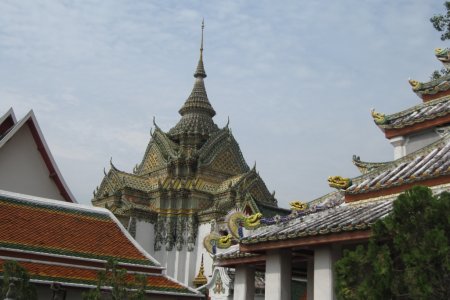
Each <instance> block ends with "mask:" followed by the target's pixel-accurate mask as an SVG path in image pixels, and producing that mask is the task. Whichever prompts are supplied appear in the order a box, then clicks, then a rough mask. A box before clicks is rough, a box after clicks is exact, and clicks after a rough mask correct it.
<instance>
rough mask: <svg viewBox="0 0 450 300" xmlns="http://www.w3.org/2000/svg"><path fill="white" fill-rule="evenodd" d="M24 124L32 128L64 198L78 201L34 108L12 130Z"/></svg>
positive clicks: (37, 143)
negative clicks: (58, 164) (61, 170)
mask: <svg viewBox="0 0 450 300" xmlns="http://www.w3.org/2000/svg"><path fill="white" fill-rule="evenodd" d="M24 124H27V126H28V127H29V128H30V131H31V134H32V136H33V139H34V141H35V143H36V146H37V149H38V151H39V153H40V154H41V156H42V158H43V160H44V162H45V165H46V166H47V169H48V171H49V176H50V178H51V179H52V180H53V181H54V182H55V184H56V187H57V188H58V190H59V192H60V194H61V196H62V197H63V199H64V200H65V201H67V202H71V203H77V201H76V200H75V197H74V196H73V194H72V192H71V191H70V189H69V187H68V186H67V184H66V182H65V181H64V178H63V177H62V175H61V172H60V171H59V169H58V166H57V165H56V162H55V160H54V158H53V156H52V154H51V152H50V149H49V148H48V145H47V143H46V142H45V139H44V135H43V134H42V131H41V129H40V128H39V124H38V122H37V119H36V116H35V115H34V112H33V110H30V112H29V113H28V114H27V115H26V116H25V117H24V118H23V119H22V120H20V121H19V122H18V123H16V124H15V126H14V128H12V129H11V131H17V130H19V129H20V128H21V127H22V126H23V125H24Z"/></svg>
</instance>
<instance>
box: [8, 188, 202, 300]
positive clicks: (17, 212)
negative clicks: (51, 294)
mask: <svg viewBox="0 0 450 300" xmlns="http://www.w3.org/2000/svg"><path fill="white" fill-rule="evenodd" d="M0 252H1V253H0V256H1V258H0V275H1V272H2V266H3V263H4V262H5V260H14V261H17V262H18V263H19V264H20V265H21V266H23V267H24V268H26V269H27V271H28V272H29V274H30V277H31V279H32V281H34V282H39V283H51V282H58V283H61V284H63V285H70V286H78V287H80V288H92V287H95V286H96V283H97V273H98V271H100V270H104V268H103V265H104V264H105V263H106V261H107V260H108V259H114V260H116V261H117V262H118V265H119V267H120V268H125V269H126V270H127V271H128V275H127V276H128V277H127V280H128V281H129V282H130V283H132V282H133V276H132V275H131V274H132V273H131V272H136V271H137V272H139V273H141V274H143V275H145V276H146V277H147V285H146V291H147V292H148V293H155V294H161V295H177V296H188V298H189V299H194V298H195V299H198V298H200V297H201V296H202V295H201V294H200V293H198V292H197V291H195V290H193V289H191V288H189V287H187V286H185V285H183V284H181V283H179V282H177V281H175V280H174V279H172V278H170V277H167V276H165V275H162V274H161V270H162V269H163V268H162V267H160V266H159V263H158V262H157V261H156V260H155V259H154V258H152V257H151V256H150V255H149V254H148V253H147V252H145V250H144V249H143V248H142V247H141V246H140V245H139V244H138V243H137V242H136V241H135V240H134V239H133V238H132V237H131V236H130V234H129V233H128V232H127V231H126V229H125V228H123V226H122V225H121V224H120V222H119V220H117V219H116V217H115V216H114V215H113V214H112V213H111V212H110V211H108V210H106V209H103V208H93V207H87V206H82V205H78V204H72V203H65V202H61V201H56V200H49V199H44V198H38V197H33V196H27V195H22V194H16V193H11V192H6V191H1V190H0ZM177 299H178V298H177Z"/></svg>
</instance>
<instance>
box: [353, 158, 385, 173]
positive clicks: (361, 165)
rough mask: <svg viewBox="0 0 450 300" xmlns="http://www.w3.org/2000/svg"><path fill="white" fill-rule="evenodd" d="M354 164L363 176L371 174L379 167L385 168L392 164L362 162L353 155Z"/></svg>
mask: <svg viewBox="0 0 450 300" xmlns="http://www.w3.org/2000/svg"><path fill="white" fill-rule="evenodd" d="M352 162H353V164H354V165H355V166H356V167H357V168H358V170H359V171H360V172H361V174H366V173H369V172H371V171H373V170H375V169H377V168H379V167H383V166H385V165H387V164H389V163H390V162H367V161H362V160H361V159H360V157H359V156H356V155H353V158H352Z"/></svg>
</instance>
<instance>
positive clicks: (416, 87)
mask: <svg viewBox="0 0 450 300" xmlns="http://www.w3.org/2000/svg"><path fill="white" fill-rule="evenodd" d="M435 54H436V57H437V58H438V59H439V60H440V61H441V62H443V63H444V66H445V67H446V68H448V67H449V66H450V64H449V61H450V59H449V57H450V51H449V49H448V48H447V49H436V50H435ZM409 83H410V84H411V86H412V89H413V91H414V92H415V93H416V94H417V95H418V96H419V97H420V98H421V99H422V101H423V103H421V104H419V105H416V106H414V107H411V108H409V109H407V110H404V111H401V112H399V113H395V114H392V115H383V114H379V113H375V114H374V113H372V115H373V116H374V119H375V123H376V124H377V125H378V126H379V127H380V129H381V130H382V131H383V132H384V133H385V135H386V137H387V138H393V137H396V136H404V135H407V134H411V133H415V132H419V131H422V130H425V129H429V128H433V127H436V126H440V125H445V124H448V123H450V74H447V75H443V76H441V77H440V78H437V79H432V80H430V81H429V82H419V81H417V80H409Z"/></svg>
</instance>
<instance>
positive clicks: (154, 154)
mask: <svg viewBox="0 0 450 300" xmlns="http://www.w3.org/2000/svg"><path fill="white" fill-rule="evenodd" d="M177 150H178V145H177V144H175V143H174V142H173V141H171V140H170V139H169V138H168V137H167V135H166V134H165V133H164V132H163V131H162V130H161V129H159V127H156V130H155V132H154V133H153V134H152V139H151V140H150V142H149V144H148V146H147V150H146V151H145V154H144V157H143V158H142V162H141V163H140V164H139V165H138V166H137V168H136V169H135V174H137V175H145V174H148V173H151V172H152V171H155V170H159V169H161V168H163V167H165V166H166V165H167V161H168V160H170V159H172V158H174V157H176V153H177Z"/></svg>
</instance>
